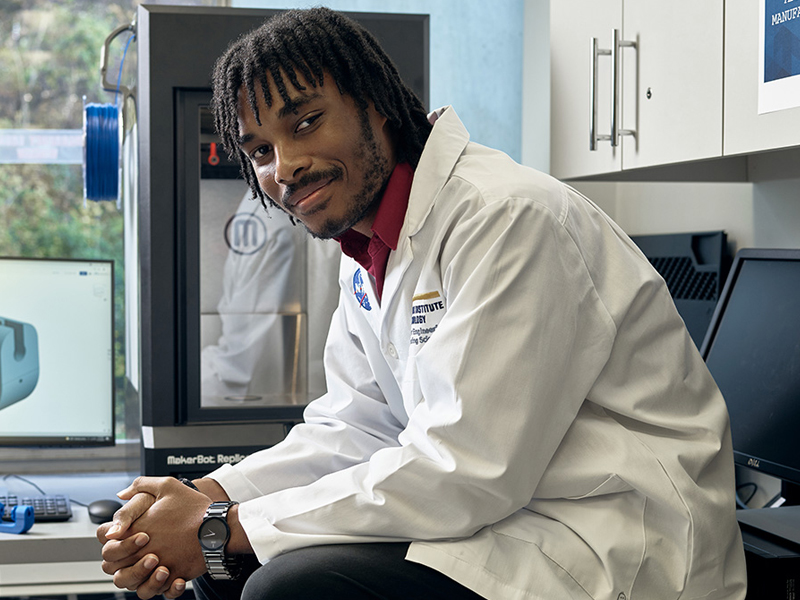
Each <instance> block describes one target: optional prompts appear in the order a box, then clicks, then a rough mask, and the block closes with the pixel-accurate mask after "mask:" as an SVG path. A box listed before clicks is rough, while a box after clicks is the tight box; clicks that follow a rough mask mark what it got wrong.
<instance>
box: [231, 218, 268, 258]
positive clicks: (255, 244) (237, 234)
mask: <svg viewBox="0 0 800 600" xmlns="http://www.w3.org/2000/svg"><path fill="white" fill-rule="evenodd" d="M225 243H226V244H228V248H230V249H231V250H232V251H233V252H235V253H236V254H244V255H248V254H255V253H256V252H258V251H259V250H261V248H263V247H264V244H266V243H267V228H266V226H265V225H264V221H262V220H261V217H260V216H258V215H255V214H250V213H237V214H235V215H233V216H232V217H231V218H230V219H229V220H228V222H227V223H226V224H225Z"/></svg>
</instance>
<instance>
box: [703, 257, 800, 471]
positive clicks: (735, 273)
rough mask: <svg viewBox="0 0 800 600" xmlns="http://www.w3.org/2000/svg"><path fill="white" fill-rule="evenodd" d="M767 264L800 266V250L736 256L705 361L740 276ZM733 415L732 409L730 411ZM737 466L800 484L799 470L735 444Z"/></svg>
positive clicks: (708, 339)
mask: <svg viewBox="0 0 800 600" xmlns="http://www.w3.org/2000/svg"><path fill="white" fill-rule="evenodd" d="M759 260H767V261H795V262H800V249H785V248H743V249H741V250H739V251H738V252H737V253H736V256H735V257H734V259H733V264H732V265H731V268H730V271H729V273H728V277H727V279H726V280H725V286H724V287H723V289H722V294H721V295H720V299H719V302H717V306H716V308H715V309H714V314H713V315H712V317H711V322H710V324H709V327H708V331H707V332H706V335H705V337H704V338H703V343H702V344H701V346H700V354H701V355H702V357H703V360H704V361H706V360H707V359H708V355H709V352H710V351H711V347H712V346H713V343H714V339H715V338H716V335H717V332H718V330H719V325H720V322H721V320H722V316H723V315H724V314H725V310H726V309H727V306H728V302H729V300H730V298H731V294H732V293H733V290H734V289H735V287H736V282H737V280H738V278H739V274H740V273H741V270H742V266H743V265H744V264H745V263H747V262H752V261H759ZM729 412H730V409H729ZM733 458H734V462H735V463H736V464H737V465H740V466H743V467H747V468H749V469H753V470H754V471H759V472H762V473H765V474H767V475H771V476H773V477H777V478H779V479H781V480H784V481H788V482H791V483H795V484H800V468H798V469H795V468H793V467H790V466H788V465H784V464H781V463H776V462H773V461H771V460H768V459H765V458H764V457H761V456H755V455H753V454H749V453H746V452H742V451H741V450H737V449H736V446H735V440H734V449H733Z"/></svg>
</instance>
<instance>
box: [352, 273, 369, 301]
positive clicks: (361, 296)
mask: <svg viewBox="0 0 800 600" xmlns="http://www.w3.org/2000/svg"><path fill="white" fill-rule="evenodd" d="M353 293H354V294H355V295H356V300H358V304H359V306H361V308H363V309H364V310H372V306H370V304H369V298H367V292H366V291H365V290H364V279H363V278H362V277H361V269H356V272H355V274H354V275H353Z"/></svg>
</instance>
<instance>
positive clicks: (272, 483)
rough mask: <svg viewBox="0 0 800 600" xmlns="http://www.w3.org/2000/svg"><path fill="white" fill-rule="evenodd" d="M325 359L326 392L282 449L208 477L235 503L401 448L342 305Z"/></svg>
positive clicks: (302, 483)
mask: <svg viewBox="0 0 800 600" xmlns="http://www.w3.org/2000/svg"><path fill="white" fill-rule="evenodd" d="M325 355H326V383H327V389H328V392H327V393H326V394H325V395H323V396H322V397H320V398H318V399H317V400H314V401H313V402H311V404H309V406H308V407H307V408H306V410H305V413H304V415H303V416H304V422H303V423H301V424H298V425H295V426H294V427H293V428H292V430H291V431H290V432H289V434H288V436H287V438H286V439H285V440H284V441H283V442H281V443H280V444H278V445H276V446H274V447H272V448H268V449H265V450H262V451H260V452H256V453H255V454H253V455H251V456H249V457H247V458H245V459H244V460H243V461H241V462H240V463H239V464H237V465H236V466H235V467H232V466H231V465H224V466H223V467H221V468H220V469H217V470H216V471H214V472H213V473H211V474H210V475H209V477H211V478H212V479H215V480H216V481H217V482H218V483H220V485H222V487H223V488H224V489H225V491H226V492H227V493H228V495H229V496H230V497H231V498H233V499H235V500H237V501H239V502H243V501H246V500H251V499H253V498H258V497H261V496H264V495H266V494H271V493H273V492H276V491H278V490H282V489H286V488H295V487H299V486H305V485H307V484H309V483H311V482H313V481H316V480H318V479H319V478H320V477H323V476H324V475H326V474H328V473H331V472H334V471H340V470H342V469H347V468H348V467H351V466H353V465H356V464H359V463H363V462H364V461H366V460H368V459H369V457H370V456H371V455H372V454H373V453H374V452H375V451H376V450H377V449H379V448H385V447H387V446H397V445H398V443H399V442H398V439H397V438H398V435H399V433H400V431H401V430H402V426H401V425H400V423H399V422H398V421H397V419H395V418H394V416H393V415H392V414H391V411H390V410H389V407H388V406H387V404H386V402H385V400H384V398H383V395H382V393H381V390H380V389H379V388H378V385H377V384H376V383H375V381H374V376H373V375H372V372H371V370H370V366H369V365H368V364H367V360H366V357H365V355H364V350H363V347H362V346H361V344H360V343H359V340H358V338H357V337H356V336H354V335H353V333H352V332H351V331H350V328H349V327H348V324H347V316H346V314H345V311H344V310H342V307H341V305H340V306H339V308H337V310H336V311H335V312H334V314H333V318H332V320H331V332H330V335H329V336H328V342H327V344H326V348H325Z"/></svg>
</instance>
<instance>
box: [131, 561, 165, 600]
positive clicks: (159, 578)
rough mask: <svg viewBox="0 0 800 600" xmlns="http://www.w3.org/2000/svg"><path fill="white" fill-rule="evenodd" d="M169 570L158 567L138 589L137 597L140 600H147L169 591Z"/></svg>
mask: <svg viewBox="0 0 800 600" xmlns="http://www.w3.org/2000/svg"><path fill="white" fill-rule="evenodd" d="M169 589H170V582H169V569H167V567H164V566H161V567H158V568H157V569H156V570H155V571H153V574H152V575H151V576H150V577H149V578H148V579H147V581H145V582H144V583H142V584H141V585H140V586H139V587H137V588H136V595H137V596H139V598H143V599H147V598H152V597H153V596H160V595H161V594H163V593H165V592H167V591H169Z"/></svg>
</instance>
